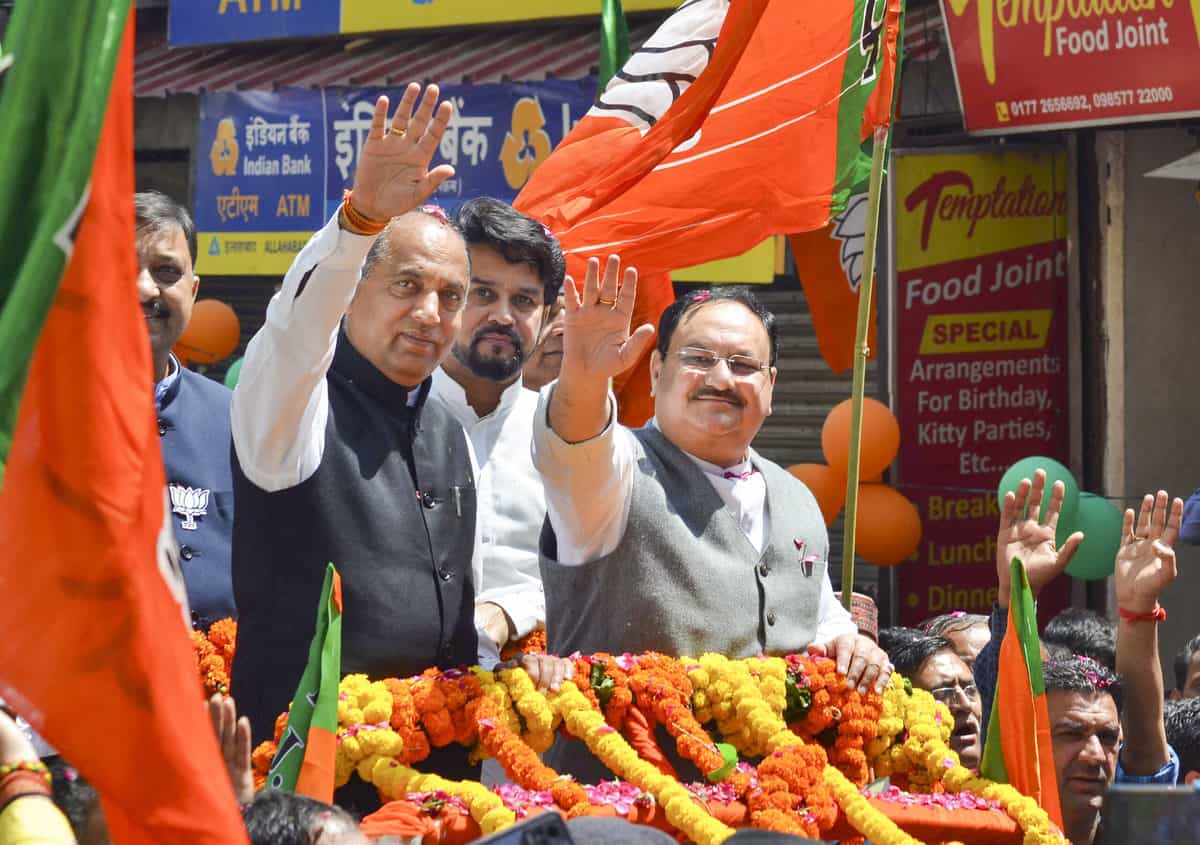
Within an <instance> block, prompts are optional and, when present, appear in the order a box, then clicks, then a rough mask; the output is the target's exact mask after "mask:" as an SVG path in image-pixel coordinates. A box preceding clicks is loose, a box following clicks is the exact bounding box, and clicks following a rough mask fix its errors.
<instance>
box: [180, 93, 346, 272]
mask: <svg viewBox="0 0 1200 845" xmlns="http://www.w3.org/2000/svg"><path fill="white" fill-rule="evenodd" d="M195 186H196V191H195V197H196V208H195V213H196V229H197V231H198V232H199V233H200V242H199V246H200V256H199V267H200V269H202V270H203V271H204V272H206V273H210V274H218V275H224V274H241V273H271V272H275V271H276V270H277V268H278V267H279V266H280V265H282V266H283V267H284V269H285V270H286V268H287V265H288V264H290V262H291V257H292V256H294V255H295V254H296V252H298V251H299V249H300V247H302V246H303V245H304V243H305V241H307V240H308V236H309V235H310V234H311V233H312V232H313V231H314V230H316V229H319V228H320V227H321V225H322V223H323V222H324V209H325V197H324V190H325V119H324V110H323V107H322V97H321V92H320V91H308V90H302V89H296V90H291V91H288V92H287V93H286V94H285V95H282V96H281V95H278V94H274V93H268V92H265V91H249V92H246V93H236V94H235V93H228V94H208V95H205V96H204V97H203V98H202V99H201V102H200V143H199V146H198V148H197V155H196V182H195Z"/></svg>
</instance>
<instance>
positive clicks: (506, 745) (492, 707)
mask: <svg viewBox="0 0 1200 845" xmlns="http://www.w3.org/2000/svg"><path fill="white" fill-rule="evenodd" d="M506 671H507V672H508V673H512V674H515V673H519V674H520V675H523V676H524V683H525V684H528V686H529V689H530V690H533V683H532V681H530V680H529V676H528V675H527V674H526V673H525V671H524V670H523V669H512V670H506ZM491 674H492V673H491V672H484V671H482V670H480V671H479V672H478V677H479V680H480V683H481V684H482V686H483V692H484V694H483V695H482V696H481V697H479V698H476V699H475V700H474V701H472V702H471V704H469V705H468V710H469V711H470V713H471V716H472V718H473V719H474V720H475V723H476V725H477V728H478V733H479V744H480V745H481V746H482V747H483V748H484V749H485V750H486V751H487V753H488V754H489V755H490V756H491V757H493V758H494V759H495V760H497V761H498V762H499V763H500V765H501V766H503V768H504V773H505V774H506V775H508V777H510V778H511V779H512V780H513V781H514V782H516V783H517V784H518V785H520V786H521V787H523V788H524V789H527V790H531V791H547V792H549V793H550V795H551V796H552V797H553V799H554V802H555V803H556V804H557V805H558V806H559V807H561V808H562V809H563V810H565V811H567V815H572V814H573V811H574V810H575V808H576V807H577V806H578V807H582V808H585V809H586V808H587V807H589V806H590V802H589V800H588V794H587V792H586V791H585V790H584V789H583V787H582V786H580V785H579V784H577V783H575V781H574V780H572V779H571V778H564V777H562V776H561V775H559V773H558V772H556V771H555V770H554V769H552V768H550V767H549V766H547V765H545V764H544V763H542V761H541V758H540V757H538V751H537V750H536V749H534V748H533V747H532V746H531V745H530V743H528V742H527V741H525V740H524V739H523V738H522V736H521V734H520V733H519V732H518V731H514V730H513V728H512V726H511V724H509V722H508V720H506V719H505V718H504V716H503V715H502V714H503V712H504V711H503V710H502V707H503V705H502V704H501V703H500V701H498V700H497V697H496V696H494V695H491V694H489V693H491V691H492V690H494V689H497V688H499V689H500V690H503V691H504V693H503V694H504V697H505V698H508V697H509V695H508V689H505V685H504V684H501V683H498V682H496V681H495V680H494V679H493V678H491V677H488V676H490V675H491ZM501 674H502V675H503V674H505V672H501ZM510 682H511V684H512V685H513V686H518V687H519V686H522V684H521V682H520V681H519V680H517V679H513V678H510ZM539 698H540V696H539ZM501 700H503V699H501ZM510 700H511V699H510ZM543 701H544V700H543ZM546 709H547V712H546V713H545V716H546V719H545V722H546V725H545V727H546V729H547V731H548V730H549V726H550V715H551V714H550V713H549V712H548V711H549V708H546ZM551 736H552V735H551ZM576 814H577V813H576Z"/></svg>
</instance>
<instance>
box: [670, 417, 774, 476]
mask: <svg viewBox="0 0 1200 845" xmlns="http://www.w3.org/2000/svg"><path fill="white" fill-rule="evenodd" d="M647 425H652V426H654V427H655V428H658V417H651V418H650V422H649V423H647ZM658 430H659V431H660V432H661V431H662V429H661V428H658ZM664 436H665V435H664ZM679 451H681V452H683V454H685V455H687V456H688V457H689V458H691V459H692V461H693V462H694V463H695V464H696V466H698V467H700V469H701V470H702V471H703V472H704V474H705V475H715V476H716V477H717V478H725V477H726V476H725V473H727V472H728V473H732V474H734V475H738V476H740V475H743V474H744V473H748V472H750V471H751V470H752V469H754V452H753V451H752V450H747V451H746V459H745V460H743V461H740V462H738V463H736V464H734V465H733V466H731V467H722V466H717V465H716V464H713V463H709V462H708V461H705V460H702V459H701V458H697V457H696V456H695V455H693V454H692V453H691V452H689V451H688V450H687V449H682V448H681V449H680V450H679Z"/></svg>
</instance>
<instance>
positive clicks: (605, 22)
mask: <svg viewBox="0 0 1200 845" xmlns="http://www.w3.org/2000/svg"><path fill="white" fill-rule="evenodd" d="M600 3H601V6H600V80H599V81H598V82H597V83H596V95H597V96H599V95H600V92H601V91H603V90H604V87H605V86H606V85H608V81H609V80H610V79H612V78H613V77H614V76H616V75H617V71H619V70H620V69H621V68H622V67H624V66H625V62H627V61H629V26H628V25H627V24H626V23H625V12H624V10H622V9H621V0H600Z"/></svg>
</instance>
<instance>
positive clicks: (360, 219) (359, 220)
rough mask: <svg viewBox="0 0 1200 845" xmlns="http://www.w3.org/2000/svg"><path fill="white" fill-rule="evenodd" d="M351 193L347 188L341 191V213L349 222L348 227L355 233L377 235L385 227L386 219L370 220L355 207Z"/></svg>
mask: <svg viewBox="0 0 1200 845" xmlns="http://www.w3.org/2000/svg"><path fill="white" fill-rule="evenodd" d="M351 194H352V192H351V191H350V189H349V188H347V189H346V190H344V191H343V192H342V214H343V215H345V217H346V222H347V223H349V224H350V228H352V229H354V230H355V233H356V234H362V235H378V234H379V233H380V232H382V231H383V230H384V229H386V228H387V224H388V221H387V220H372V219H371V218H370V217H366V216H364V215H363V214H362V213H361V212H360V211H359V210H358V209H356V208H355V207H354V202H353V200H352V198H351Z"/></svg>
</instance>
